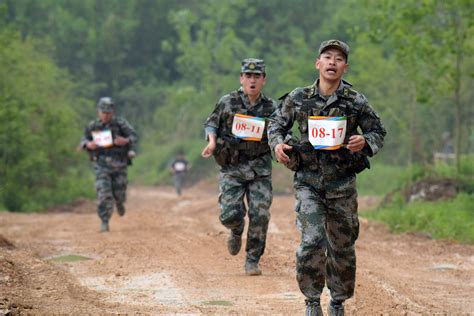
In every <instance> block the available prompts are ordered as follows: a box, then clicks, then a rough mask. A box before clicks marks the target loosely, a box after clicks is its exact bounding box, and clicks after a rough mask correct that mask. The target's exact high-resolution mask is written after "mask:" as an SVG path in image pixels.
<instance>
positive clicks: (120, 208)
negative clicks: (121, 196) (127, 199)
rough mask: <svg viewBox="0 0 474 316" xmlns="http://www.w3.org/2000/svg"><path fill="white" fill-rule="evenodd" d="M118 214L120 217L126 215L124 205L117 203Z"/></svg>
mask: <svg viewBox="0 0 474 316" xmlns="http://www.w3.org/2000/svg"><path fill="white" fill-rule="evenodd" d="M117 213H118V215H120V216H124V215H125V206H124V205H123V204H122V203H117Z"/></svg>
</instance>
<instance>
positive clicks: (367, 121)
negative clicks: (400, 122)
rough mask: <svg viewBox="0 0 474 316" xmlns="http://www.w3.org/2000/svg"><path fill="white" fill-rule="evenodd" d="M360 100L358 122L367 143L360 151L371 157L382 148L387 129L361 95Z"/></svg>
mask: <svg viewBox="0 0 474 316" xmlns="http://www.w3.org/2000/svg"><path fill="white" fill-rule="evenodd" d="M362 102H363V103H362V108H361V113H360V115H359V122H358V123H359V126H360V128H361V130H362V133H363V135H364V137H365V140H366V141H367V144H368V146H366V147H365V148H364V149H363V150H362V151H363V152H365V153H366V154H367V155H369V157H372V156H373V155H375V154H376V153H377V152H378V151H379V150H380V148H382V146H383V141H384V138H385V135H386V134H387V131H386V130H385V127H384V126H383V124H382V122H381V120H380V117H379V116H378V115H377V113H376V112H375V110H374V109H373V108H372V106H371V105H370V104H369V102H368V100H367V98H365V97H364V96H362Z"/></svg>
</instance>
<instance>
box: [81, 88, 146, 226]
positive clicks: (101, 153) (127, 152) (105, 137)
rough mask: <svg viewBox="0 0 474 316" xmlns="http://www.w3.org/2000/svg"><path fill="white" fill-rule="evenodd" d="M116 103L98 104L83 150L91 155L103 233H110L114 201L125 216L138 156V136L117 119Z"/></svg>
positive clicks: (100, 102) (103, 99) (101, 101)
mask: <svg viewBox="0 0 474 316" xmlns="http://www.w3.org/2000/svg"><path fill="white" fill-rule="evenodd" d="M114 107H115V106H114V102H113V101H112V99H111V98H109V97H105V98H101V99H100V100H99V103H98V104H97V110H98V111H97V113H98V119H96V120H94V121H92V122H90V123H89V125H88V126H87V127H86V129H85V132H84V137H83V138H82V140H81V147H82V148H83V149H86V150H88V151H89V153H90V157H91V160H92V161H93V163H94V170H95V175H96V181H95V187H96V191H97V198H98V214H99V217H100V219H101V220H102V224H101V226H100V231H101V232H107V231H109V220H110V217H111V216H112V212H113V209H114V201H115V204H116V206H117V212H118V214H119V215H120V216H123V215H124V214H125V206H124V203H125V200H126V192H127V183H128V180H127V168H128V166H129V165H130V164H131V159H132V158H133V157H134V156H135V146H136V144H137V140H138V136H137V133H136V132H135V130H134V129H133V127H132V125H130V123H128V122H127V121H126V120H125V119H124V118H120V117H115V114H114V113H115V112H114Z"/></svg>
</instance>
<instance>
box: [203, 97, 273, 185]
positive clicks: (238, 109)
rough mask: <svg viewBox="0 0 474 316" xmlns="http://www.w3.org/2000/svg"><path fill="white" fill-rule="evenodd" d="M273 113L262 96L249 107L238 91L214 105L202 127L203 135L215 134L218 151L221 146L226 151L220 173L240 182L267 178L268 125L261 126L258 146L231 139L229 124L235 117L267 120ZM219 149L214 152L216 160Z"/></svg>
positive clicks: (271, 104) (270, 103)
mask: <svg viewBox="0 0 474 316" xmlns="http://www.w3.org/2000/svg"><path fill="white" fill-rule="evenodd" d="M275 109H276V102H275V101H274V100H272V99H270V98H267V97H266V96H265V95H263V94H261V95H260V98H259V100H257V102H256V103H255V104H254V105H251V104H250V101H249V99H248V97H247V96H246V95H245V94H244V92H243V90H242V89H239V90H237V91H233V92H231V93H229V94H227V95H224V96H223V97H222V98H221V99H220V100H219V101H218V102H217V104H216V106H215V109H214V111H213V112H212V113H211V115H210V116H209V117H208V118H207V120H206V122H205V123H204V127H205V129H206V133H207V134H209V133H214V134H216V136H217V138H218V147H219V146H223V147H225V148H226V150H229V158H228V160H227V161H225V162H223V163H220V164H221V167H222V168H221V171H222V172H226V173H228V174H232V175H234V176H237V177H241V178H244V179H251V178H253V177H254V176H255V175H258V176H267V175H270V174H271V154H270V147H269V146H268V139H267V125H268V121H267V122H266V123H265V130H264V132H263V137H262V141H261V142H255V141H241V140H239V139H237V138H235V137H233V136H232V123H233V119H234V115H235V114H237V113H239V114H246V115H252V116H258V117H264V118H268V117H269V116H270V115H271V114H272V113H273V111H274V110H275ZM220 149H221V148H216V151H215V157H216V160H218V159H217V156H216V155H219V151H220Z"/></svg>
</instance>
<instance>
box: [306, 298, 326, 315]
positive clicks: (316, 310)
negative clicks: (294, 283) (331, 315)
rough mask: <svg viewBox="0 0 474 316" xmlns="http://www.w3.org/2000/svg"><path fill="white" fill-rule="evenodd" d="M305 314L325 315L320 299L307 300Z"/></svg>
mask: <svg viewBox="0 0 474 316" xmlns="http://www.w3.org/2000/svg"><path fill="white" fill-rule="evenodd" d="M304 315H305V316H323V310H322V308H321V304H320V303H319V301H313V302H306V312H305V313H304Z"/></svg>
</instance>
